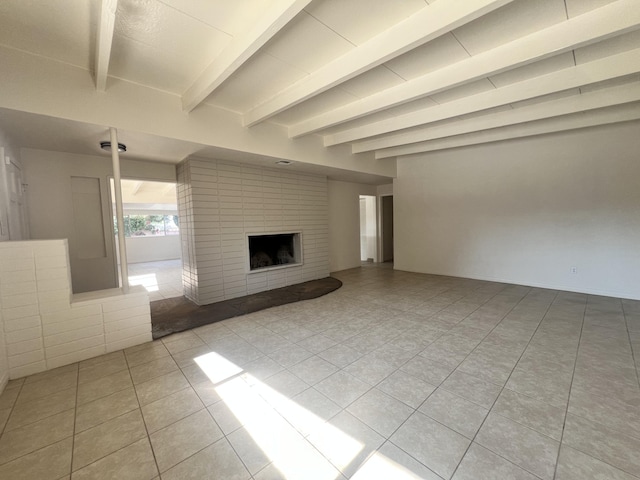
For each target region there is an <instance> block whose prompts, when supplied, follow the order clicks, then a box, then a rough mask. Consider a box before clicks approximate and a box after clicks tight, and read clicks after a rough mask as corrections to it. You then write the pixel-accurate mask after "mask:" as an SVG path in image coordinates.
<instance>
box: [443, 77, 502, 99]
mask: <svg viewBox="0 0 640 480" xmlns="http://www.w3.org/2000/svg"><path fill="white" fill-rule="evenodd" d="M493 89H495V87H494V86H493V84H492V83H491V82H490V81H489V79H487V78H483V79H482V80H477V81H475V82H473V83H469V84H467V85H461V86H459V87H456V88H451V89H449V90H446V91H444V92H441V93H437V94H435V95H431V98H432V99H433V100H434V101H435V102H436V103H440V104H442V103H446V102H451V101H452V100H457V99H459V98H463V97H466V96H468V95H475V94H476V93H481V92H486V91H487V90H493Z"/></svg>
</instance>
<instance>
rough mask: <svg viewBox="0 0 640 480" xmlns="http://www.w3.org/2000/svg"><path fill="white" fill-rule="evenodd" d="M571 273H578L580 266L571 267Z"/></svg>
mask: <svg viewBox="0 0 640 480" xmlns="http://www.w3.org/2000/svg"><path fill="white" fill-rule="evenodd" d="M571 273H572V274H573V275H576V274H577V273H578V267H571Z"/></svg>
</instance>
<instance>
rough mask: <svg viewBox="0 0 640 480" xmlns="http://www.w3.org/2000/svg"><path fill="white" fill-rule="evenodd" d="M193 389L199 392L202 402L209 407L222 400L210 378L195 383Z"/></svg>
mask: <svg viewBox="0 0 640 480" xmlns="http://www.w3.org/2000/svg"><path fill="white" fill-rule="evenodd" d="M193 389H194V390H195V392H196V393H197V394H198V397H200V400H201V401H202V403H204V404H205V406H207V407H208V406H210V405H213V404H214V403H217V402H219V401H220V395H218V392H217V391H216V386H215V385H214V384H213V383H211V382H210V381H209V380H205V381H204V382H200V383H196V384H195V385H193Z"/></svg>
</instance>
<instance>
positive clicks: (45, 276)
mask: <svg viewBox="0 0 640 480" xmlns="http://www.w3.org/2000/svg"><path fill="white" fill-rule="evenodd" d="M36 277H37V279H38V280H58V281H60V283H65V284H66V283H67V281H68V279H69V270H68V269H67V268H66V267H58V268H41V269H38V270H36Z"/></svg>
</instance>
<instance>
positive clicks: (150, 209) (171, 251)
mask: <svg viewBox="0 0 640 480" xmlns="http://www.w3.org/2000/svg"><path fill="white" fill-rule="evenodd" d="M111 196H112V202H114V205H113V211H114V213H115V197H114V185H113V179H111ZM122 204H123V217H124V230H125V243H126V247H127V267H128V270H129V285H142V286H143V287H145V289H146V290H147V291H148V292H149V299H150V300H151V301H154V300H161V299H163V298H172V297H180V296H182V258H181V257H182V255H181V245H180V220H179V218H178V205H177V197H176V184H175V183H171V182H156V181H148V180H131V179H123V180H122ZM113 225H114V234H115V233H116V232H117V222H116V218H115V216H114V217H113ZM115 245H116V259H117V263H118V265H119V264H120V252H119V251H118V240H117V238H116V241H115ZM118 271H119V269H118Z"/></svg>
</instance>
